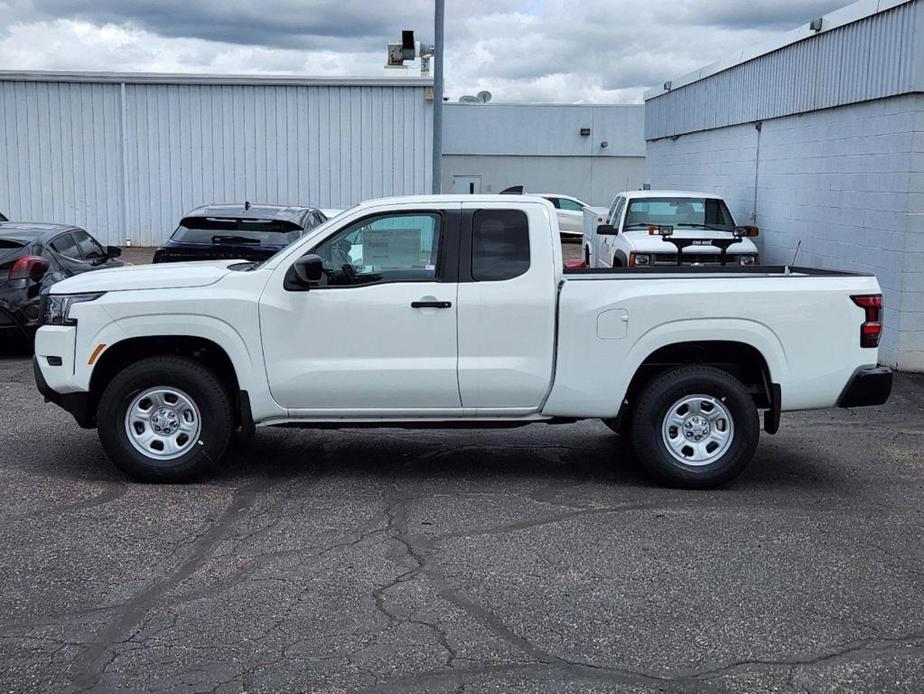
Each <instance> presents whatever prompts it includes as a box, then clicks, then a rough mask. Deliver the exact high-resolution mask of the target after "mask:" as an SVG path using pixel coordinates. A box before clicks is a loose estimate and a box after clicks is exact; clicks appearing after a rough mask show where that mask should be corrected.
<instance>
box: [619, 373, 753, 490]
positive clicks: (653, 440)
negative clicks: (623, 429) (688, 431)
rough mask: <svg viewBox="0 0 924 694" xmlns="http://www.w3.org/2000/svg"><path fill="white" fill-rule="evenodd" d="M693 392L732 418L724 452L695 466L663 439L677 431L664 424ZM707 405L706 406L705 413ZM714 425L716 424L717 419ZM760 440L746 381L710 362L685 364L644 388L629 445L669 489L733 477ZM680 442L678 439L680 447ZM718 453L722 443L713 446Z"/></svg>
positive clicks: (711, 483)
mask: <svg viewBox="0 0 924 694" xmlns="http://www.w3.org/2000/svg"><path fill="white" fill-rule="evenodd" d="M695 395H704V396H709V397H711V398H714V399H715V400H716V401H720V402H721V404H722V406H723V407H724V408H725V409H726V410H727V412H728V414H729V416H730V419H731V428H730V431H731V435H730V439H731V440H730V442H729V443H728V444H727V449H726V450H725V451H724V453H721V455H720V456H719V457H718V458H716V459H715V460H714V461H711V462H708V461H709V456H706V458H705V459H704V464H696V465H694V464H687V463H685V462H682V461H681V460H679V459H678V458H677V457H675V456H674V454H673V453H672V452H671V449H670V447H669V446H668V444H667V443H666V442H665V437H667V438H670V432H676V431H677V429H676V428H673V429H670V428H669V429H668V433H667V434H665V433H664V429H663V428H662V427H663V426H664V424H665V418H666V417H667V415H668V413H669V412H670V411H672V410H673V409H674V408H673V406H674V405H675V404H676V403H678V402H680V401H682V400H683V399H684V398H686V397H691V396H695ZM706 407H707V405H705V404H704V405H703V411H705V408H706ZM682 409H683V408H681V410H679V411H682ZM688 413H689V415H695V413H696V412H695V410H693V411H690V410H688ZM689 415H688V416H689ZM684 426H686V425H684ZM712 426H716V425H715V423H713V425H712ZM719 426H721V424H720V425H719ZM724 426H726V427H727V426H728V424H727V423H726V424H724ZM681 433H682V431H681ZM704 438H705V437H704ZM759 439H760V420H759V417H758V414H757V407H756V406H755V404H754V400H753V399H752V398H751V396H750V395H749V394H748V392H747V390H746V389H745V387H744V385H743V384H742V383H741V382H740V381H739V380H738V379H736V378H735V377H733V376H732V375H730V374H729V373H727V372H725V371H721V370H720V369H716V368H712V367H709V366H693V367H683V368H679V369H674V370H672V371H668V372H667V373H665V374H662V375H661V376H659V377H658V378H656V379H654V380H653V381H652V382H651V383H649V384H648V386H647V387H646V388H645V389H644V391H642V393H641V396H640V397H639V399H638V404H637V405H636V407H635V408H634V416H633V418H632V444H633V446H634V448H635V452H636V455H637V456H638V459H639V461H640V462H641V463H642V465H643V466H644V467H645V469H646V470H647V471H648V472H649V473H650V474H651V475H652V476H654V477H655V478H656V479H658V480H659V481H661V482H663V483H665V484H667V485H669V486H673V487H684V488H687V489H707V488H710V487H717V486H720V485H722V484H725V483H727V482H729V481H731V480H732V479H734V478H735V477H737V476H738V475H739V474H740V473H741V471H742V470H743V469H744V468H745V466H746V465H747V464H748V463H749V462H750V461H751V458H753V457H754V451H755V450H756V449H757V442H758V440H759ZM691 443H692V441H691ZM704 443H705V441H704ZM683 444H684V441H683V440H680V441H679V445H683ZM710 445H711V444H710ZM685 450H686V451H690V453H689V455H691V456H692V455H695V452H696V451H695V448H694V447H692V446H688V447H686V448H685ZM720 451H721V446H717V450H716V452H714V453H713V455H715V454H717V453H718V452H720ZM682 454H683V452H682V451H681V452H678V453H677V455H678V456H680V455H682Z"/></svg>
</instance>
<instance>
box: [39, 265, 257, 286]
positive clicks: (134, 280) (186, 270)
mask: <svg viewBox="0 0 924 694" xmlns="http://www.w3.org/2000/svg"><path fill="white" fill-rule="evenodd" d="M240 262H241V261H240V260H223V261H221V262H194V263H163V264H158V265H129V266H126V267H120V268H113V269H111V270H94V271H91V272H84V273H83V274H80V275H75V276H74V277H69V278H67V279H66V280H62V281H61V282H58V283H57V284H55V285H54V286H53V287H52V290H51V293H52V294H79V293H82V292H118V291H128V290H131V289H179V288H182V287H205V286H207V285H209V284H215V282H217V281H218V280H220V279H221V278H222V277H224V276H225V275H226V274H228V272H230V270H228V266H230V265H234V264H236V263H240Z"/></svg>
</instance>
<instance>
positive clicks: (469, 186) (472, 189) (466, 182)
mask: <svg viewBox="0 0 924 694" xmlns="http://www.w3.org/2000/svg"><path fill="white" fill-rule="evenodd" d="M452 192H453V193H459V194H461V195H474V194H475V193H480V192H481V176H453V177H452Z"/></svg>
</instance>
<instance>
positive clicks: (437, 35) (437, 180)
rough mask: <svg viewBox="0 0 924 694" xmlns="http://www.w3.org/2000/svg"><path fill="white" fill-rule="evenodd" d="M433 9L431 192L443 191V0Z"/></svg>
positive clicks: (436, 0) (437, 2) (444, 4)
mask: <svg viewBox="0 0 924 694" xmlns="http://www.w3.org/2000/svg"><path fill="white" fill-rule="evenodd" d="M434 2H435V6H434V9H433V166H432V169H433V173H432V176H433V192H434V193H440V192H442V189H443V16H444V13H445V9H446V3H445V0H434Z"/></svg>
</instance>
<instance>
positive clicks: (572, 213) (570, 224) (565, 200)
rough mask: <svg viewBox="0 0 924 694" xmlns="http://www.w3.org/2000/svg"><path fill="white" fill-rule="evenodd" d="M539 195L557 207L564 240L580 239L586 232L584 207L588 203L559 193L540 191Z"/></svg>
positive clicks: (559, 225) (559, 226) (556, 210)
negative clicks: (584, 229)
mask: <svg viewBox="0 0 924 694" xmlns="http://www.w3.org/2000/svg"><path fill="white" fill-rule="evenodd" d="M538 195H539V197H542V198H545V199H546V200H548V201H549V202H550V203H552V205H553V206H554V207H555V212H556V213H557V215H558V228H559V230H560V231H561V239H562V241H580V240H581V238H582V237H583V234H584V232H583V226H584V208H585V207H587V203H586V202H582V201H581V200H578V199H577V198H573V197H571V196H570V195H561V194H559V193H538Z"/></svg>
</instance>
